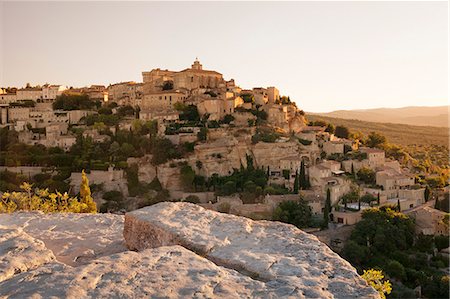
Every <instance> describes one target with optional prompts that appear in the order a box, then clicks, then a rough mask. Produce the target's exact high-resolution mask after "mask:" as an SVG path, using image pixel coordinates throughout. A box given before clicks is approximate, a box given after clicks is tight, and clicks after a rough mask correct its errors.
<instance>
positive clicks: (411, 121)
mask: <svg viewBox="0 0 450 299" xmlns="http://www.w3.org/2000/svg"><path fill="white" fill-rule="evenodd" d="M311 114H317V115H321V116H327V117H336V118H344V119H358V120H364V121H373V122H380V123H396V124H406V125H413V126H434V127H448V126H449V122H448V119H449V106H439V107H403V108H377V109H363V110H337V111H332V112H328V113H311Z"/></svg>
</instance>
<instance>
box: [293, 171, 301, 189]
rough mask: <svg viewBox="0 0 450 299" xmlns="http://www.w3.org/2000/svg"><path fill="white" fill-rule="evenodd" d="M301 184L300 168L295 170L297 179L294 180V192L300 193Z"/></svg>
mask: <svg viewBox="0 0 450 299" xmlns="http://www.w3.org/2000/svg"><path fill="white" fill-rule="evenodd" d="M299 185H300V180H299V177H298V170H296V171H295V180H294V194H298V190H299Z"/></svg>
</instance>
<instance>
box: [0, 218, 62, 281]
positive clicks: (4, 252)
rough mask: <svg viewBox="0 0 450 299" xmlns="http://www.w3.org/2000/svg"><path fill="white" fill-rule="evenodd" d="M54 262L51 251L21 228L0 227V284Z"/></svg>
mask: <svg viewBox="0 0 450 299" xmlns="http://www.w3.org/2000/svg"><path fill="white" fill-rule="evenodd" d="M54 260H55V256H54V255H53V253H52V251H51V250H49V249H47V248H46V247H45V244H44V243H43V242H42V241H40V240H37V239H35V238H33V237H31V236H30V235H28V234H27V233H25V232H24V231H23V230H22V229H21V228H18V229H16V228H8V227H5V226H0V282H1V281H3V280H6V279H8V278H11V277H12V276H13V275H15V274H18V273H21V272H24V271H28V270H30V269H35V268H37V267H39V266H41V265H43V264H46V263H49V262H52V261H54Z"/></svg>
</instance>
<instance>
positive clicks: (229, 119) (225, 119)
mask: <svg viewBox="0 0 450 299" xmlns="http://www.w3.org/2000/svg"><path fill="white" fill-rule="evenodd" d="M232 121H234V116H233V115H231V114H226V115H225V116H224V117H223V118H222V119H221V120H220V123H222V124H229V123H231V122H232Z"/></svg>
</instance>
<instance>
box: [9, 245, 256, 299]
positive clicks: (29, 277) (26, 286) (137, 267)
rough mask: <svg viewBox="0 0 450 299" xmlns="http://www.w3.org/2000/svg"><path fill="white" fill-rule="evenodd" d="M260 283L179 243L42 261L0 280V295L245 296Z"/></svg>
mask: <svg viewBox="0 0 450 299" xmlns="http://www.w3.org/2000/svg"><path fill="white" fill-rule="evenodd" d="M264 291H265V286H264V284H263V283H261V282H259V281H255V280H253V279H251V278H249V277H246V276H244V275H241V274H240V273H238V272H236V271H232V270H229V269H226V268H222V267H219V266H217V265H215V264H214V263H212V262H210V261H208V260H207V259H204V258H202V257H200V256H198V255H196V254H195V253H193V252H191V251H189V250H187V249H185V248H183V247H181V246H171V247H160V248H157V249H149V250H144V251H142V252H132V251H128V252H123V253H119V254H114V255H111V256H108V257H102V258H100V259H98V260H96V261H95V262H93V263H90V264H88V265H83V266H80V267H77V268H73V267H70V266H66V265H64V264H60V263H52V264H47V265H45V266H43V267H41V268H39V269H37V270H34V271H31V272H28V273H23V274H20V275H17V276H15V277H14V278H12V279H10V280H7V281H5V282H3V283H0V297H2V298H3V296H6V297H8V298H24V297H31V296H34V297H36V298H50V297H52V296H53V297H56V298H74V299H75V298H76V299H78V298H215V297H216V298H249V297H253V298H256V297H261V295H262V294H264Z"/></svg>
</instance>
